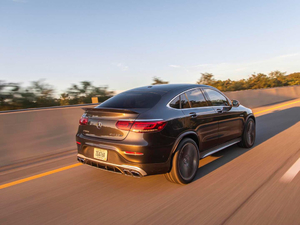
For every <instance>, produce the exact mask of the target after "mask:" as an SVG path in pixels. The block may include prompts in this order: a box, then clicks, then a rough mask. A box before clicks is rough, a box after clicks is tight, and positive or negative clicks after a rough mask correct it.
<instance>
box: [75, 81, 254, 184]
mask: <svg viewBox="0 0 300 225" xmlns="http://www.w3.org/2000/svg"><path fill="white" fill-rule="evenodd" d="M84 110H85V112H84V114H83V115H82V117H81V119H80V121H79V123H80V124H79V128H78V132H77V135H76V142H77V147H78V155H77V159H78V161H80V162H82V163H84V164H88V165H90V166H94V167H97V168H100V169H104V170H108V171H111V172H116V173H120V174H125V175H129V176H133V177H143V176H146V175H152V174H165V177H166V178H167V179H168V180H169V181H171V182H175V183H179V184H187V183H189V182H191V181H192V180H193V179H194V177H195V175H196V173H197V170H198V166H199V160H201V159H202V158H204V157H206V156H209V155H211V154H213V153H215V152H217V151H220V150H222V149H224V148H226V147H229V146H231V145H234V144H239V145H240V146H241V147H245V148H250V147H252V146H253V144H254V142H255V123H256V122H255V117H254V115H253V113H252V111H251V109H249V108H246V107H244V106H242V105H240V104H239V102H238V101H237V100H233V101H231V100H230V99H229V98H228V97H226V95H224V94H223V93H222V92H220V91H219V90H217V89H216V88H213V87H210V86H207V85H195V84H167V85H153V86H146V87H140V88H135V89H132V90H129V91H125V92H122V93H120V94H118V95H116V96H114V97H112V98H110V99H108V100H106V101H105V102H103V103H101V104H100V105H98V106H96V107H95V108H92V107H89V108H84Z"/></svg>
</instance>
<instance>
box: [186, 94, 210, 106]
mask: <svg viewBox="0 0 300 225" xmlns="http://www.w3.org/2000/svg"><path fill="white" fill-rule="evenodd" d="M186 95H187V97H188V99H189V101H190V103H191V107H192V108H196V107H203V106H208V104H207V102H206V100H205V98H204V96H203V94H202V92H201V90H200V89H194V90H191V91H187V92H186Z"/></svg>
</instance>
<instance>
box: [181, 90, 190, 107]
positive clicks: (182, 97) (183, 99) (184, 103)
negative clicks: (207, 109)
mask: <svg viewBox="0 0 300 225" xmlns="http://www.w3.org/2000/svg"><path fill="white" fill-rule="evenodd" d="M180 100H181V108H182V109H187V108H190V103H189V101H188V100H187V99H186V97H185V94H182V95H180Z"/></svg>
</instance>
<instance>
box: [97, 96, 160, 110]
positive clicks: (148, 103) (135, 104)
mask: <svg viewBox="0 0 300 225" xmlns="http://www.w3.org/2000/svg"><path fill="white" fill-rule="evenodd" d="M160 98H161V97H160V95H159V94H155V93H149V92H148V93H143V92H124V93H120V94H118V95H116V96H114V97H112V98H110V99H108V100H106V101H105V102H103V103H102V104H100V105H99V106H98V107H105V108H121V109H134V108H148V109H150V108H152V107H153V106H154V105H156V103H158V102H159V100H160Z"/></svg>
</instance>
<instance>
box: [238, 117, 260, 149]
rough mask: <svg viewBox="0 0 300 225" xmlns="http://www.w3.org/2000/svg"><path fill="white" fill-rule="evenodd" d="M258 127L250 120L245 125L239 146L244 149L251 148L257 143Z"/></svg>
mask: <svg viewBox="0 0 300 225" xmlns="http://www.w3.org/2000/svg"><path fill="white" fill-rule="evenodd" d="M255 138H256V126H255V122H254V120H253V119H252V118H249V119H248V120H247V122H246V124H245V127H244V131H243V135H242V140H241V142H239V143H238V145H239V146H240V147H242V148H251V147H252V146H253V145H254V143H255Z"/></svg>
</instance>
